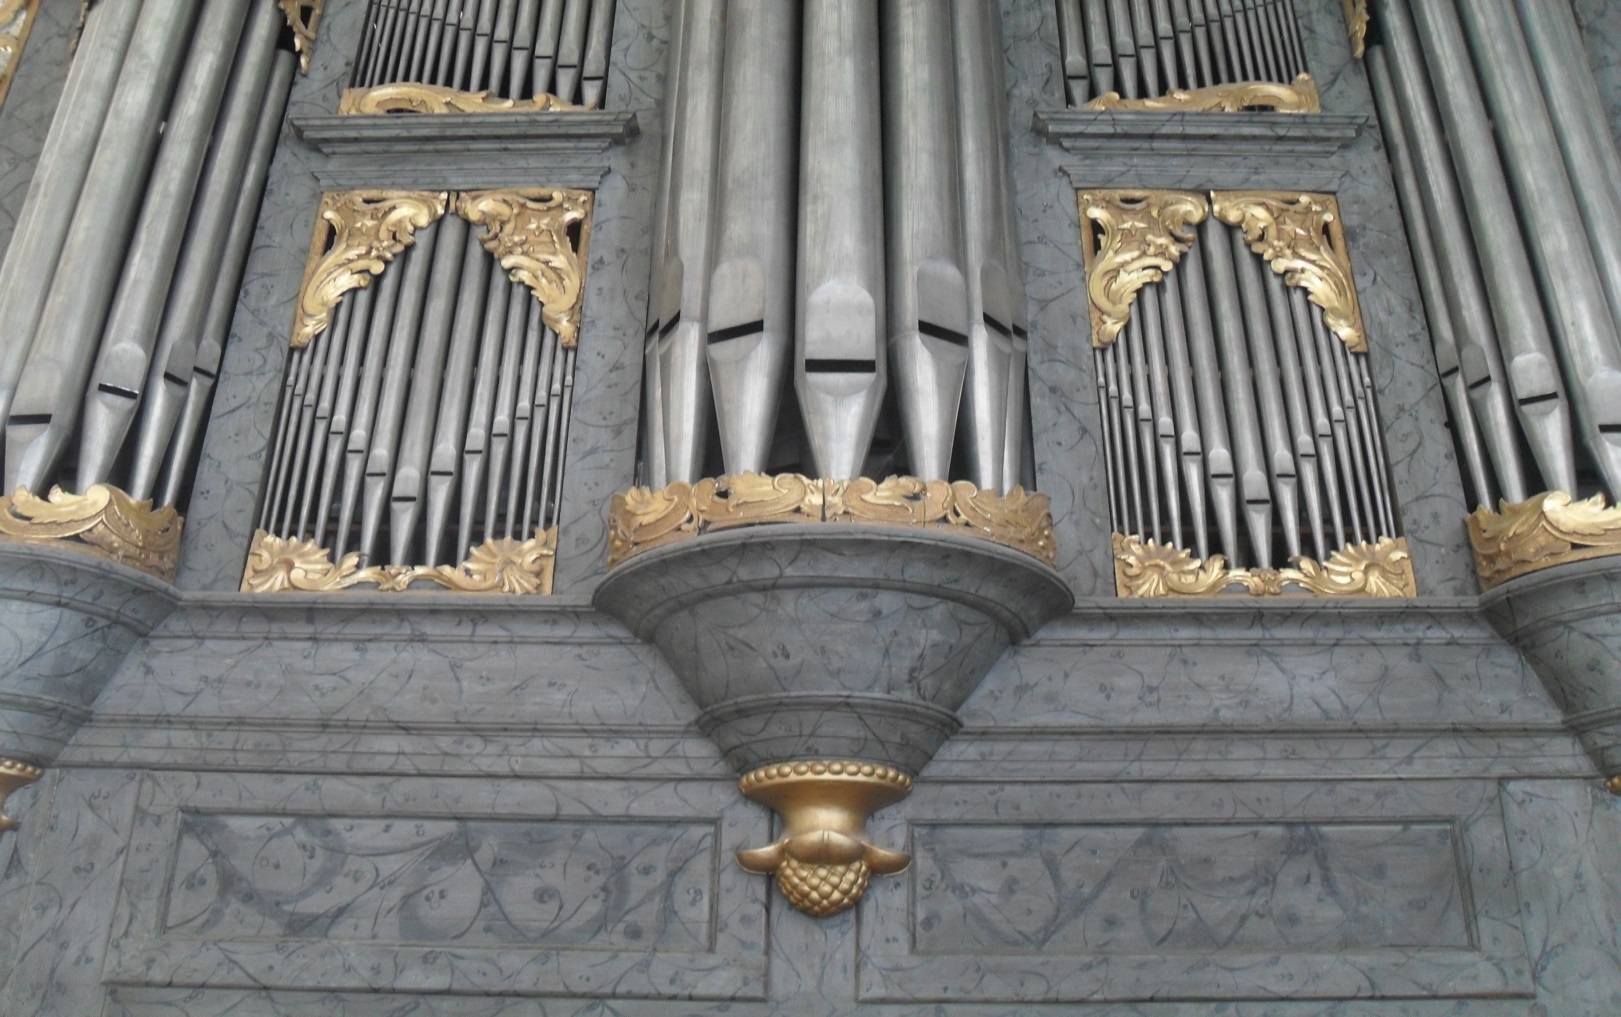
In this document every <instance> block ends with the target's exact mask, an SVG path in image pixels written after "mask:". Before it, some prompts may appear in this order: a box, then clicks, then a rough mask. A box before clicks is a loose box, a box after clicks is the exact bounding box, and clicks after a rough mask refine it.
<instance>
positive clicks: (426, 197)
mask: <svg viewBox="0 0 1621 1017" xmlns="http://www.w3.org/2000/svg"><path fill="white" fill-rule="evenodd" d="M449 201H450V196H449V195H448V194H446V193H444V192H443V191H440V192H432V191H341V192H335V193H329V194H326V195H325V196H323V197H322V198H321V210H320V212H319V214H318V215H317V217H316V222H315V236H314V238H313V239H312V240H311V241H310V257H309V262H308V263H307V267H306V268H305V269H304V283H303V285H302V286H301V287H299V293H298V313H297V317H296V320H295V321H294V322H293V343H292V345H293V348H294V349H299V348H301V347H303V346H307V345H309V342H310V340H312V339H314V338H315V337H316V336H317V335H320V334H321V332H322V331H323V330H324V329H325V328H326V327H327V326H328V325H330V324H331V323H332V314H333V310H334V308H336V307H337V306H338V301H339V300H341V299H343V295H344V294H345V293H348V292H349V291H350V290H355V289H359V288H361V287H363V286H370V285H371V281H372V277H373V276H376V275H377V274H379V273H380V272H382V271H383V269H384V268H386V267H387V266H388V263H389V262H390V261H392V260H394V258H395V256H397V255H398V254H399V253H400V252H401V251H403V250H405V249H406V248H407V247H409V246H410V245H411V244H412V243H413V242H414V241H415V233H416V231H417V230H419V229H422V228H423V227H425V226H428V225H429V224H431V223H433V222H435V221H437V220H438V219H439V218H440V217H441V216H443V215H444V214H445V209H446V208H447V207H448V204H449Z"/></svg>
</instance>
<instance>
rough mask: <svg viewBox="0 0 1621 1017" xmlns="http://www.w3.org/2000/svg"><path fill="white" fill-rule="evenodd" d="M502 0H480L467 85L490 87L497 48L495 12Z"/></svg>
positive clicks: (480, 88)
mask: <svg viewBox="0 0 1621 1017" xmlns="http://www.w3.org/2000/svg"><path fill="white" fill-rule="evenodd" d="M500 3H501V0H478V20H477V21H476V22H475V23H474V27H473V53H472V58H471V62H470V65H469V67H468V70H467V81H468V84H467V87H468V89H469V90H471V91H475V92H477V91H482V90H484V89H486V88H488V87H489V74H490V58H491V54H492V50H494V48H495V12H496V8H497V7H498V6H499V5H500Z"/></svg>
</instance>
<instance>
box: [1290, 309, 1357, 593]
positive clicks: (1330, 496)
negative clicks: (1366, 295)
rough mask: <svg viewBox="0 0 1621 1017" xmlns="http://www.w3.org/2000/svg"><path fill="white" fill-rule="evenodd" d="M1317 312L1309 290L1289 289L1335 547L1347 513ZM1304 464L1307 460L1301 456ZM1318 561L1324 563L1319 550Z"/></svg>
mask: <svg viewBox="0 0 1621 1017" xmlns="http://www.w3.org/2000/svg"><path fill="white" fill-rule="evenodd" d="M1316 313H1317V312H1316V311H1315V310H1314V309H1313V308H1312V306H1311V304H1310V303H1308V302H1307V298H1306V291H1305V290H1303V289H1301V288H1300V287H1298V286H1291V287H1290V288H1289V319H1290V324H1291V325H1292V326H1293V328H1292V329H1291V331H1292V332H1293V334H1294V343H1295V347H1294V349H1295V353H1296V355H1297V356H1298V359H1299V361H1300V375H1301V379H1302V381H1303V383H1304V385H1305V389H1306V412H1307V413H1308V414H1309V415H1310V430H1311V440H1312V447H1313V448H1314V449H1315V450H1316V453H1317V454H1316V456H1315V462H1316V472H1317V477H1318V479H1319V480H1320V481H1321V482H1322V488H1323V500H1324V501H1325V502H1326V503H1327V507H1328V520H1329V522H1331V523H1332V524H1333V527H1334V547H1335V548H1340V547H1344V546H1345V510H1344V508H1343V507H1342V504H1341V498H1340V466H1341V464H1340V459H1339V457H1338V456H1337V455H1336V454H1335V441H1334V435H1335V432H1334V423H1333V420H1332V419H1331V417H1330V415H1329V405H1328V399H1327V398H1326V397H1325V396H1324V394H1323V392H1324V383H1325V382H1326V381H1327V379H1326V378H1325V377H1324V375H1323V372H1324V371H1325V370H1333V368H1332V367H1331V366H1329V367H1325V366H1324V365H1322V364H1320V363H1319V362H1318V359H1317V337H1316V334H1315V333H1314V332H1313V331H1312V324H1311V321H1312V317H1313V316H1314V315H1315V314H1316ZM1300 458H1301V461H1302V462H1304V461H1305V460H1306V457H1305V454H1304V453H1302V454H1301V457H1300ZM1318 560H1319V561H1321V560H1322V554H1321V550H1319V554H1318Z"/></svg>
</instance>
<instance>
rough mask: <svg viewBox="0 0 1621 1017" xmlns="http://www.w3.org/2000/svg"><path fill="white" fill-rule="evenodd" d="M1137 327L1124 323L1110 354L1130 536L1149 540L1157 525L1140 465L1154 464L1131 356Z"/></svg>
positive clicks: (1140, 381) (1135, 361)
mask: <svg viewBox="0 0 1621 1017" xmlns="http://www.w3.org/2000/svg"><path fill="white" fill-rule="evenodd" d="M1138 327H1139V326H1138V324H1137V322H1136V321H1128V322H1126V327H1125V328H1123V329H1121V330H1120V335H1119V337H1118V338H1116V339H1115V342H1114V346H1113V348H1112V349H1111V352H1112V353H1113V354H1114V368H1115V373H1116V375H1117V384H1118V386H1119V389H1120V443H1121V444H1122V445H1124V446H1125V448H1126V455H1125V459H1124V460H1123V462H1124V463H1125V467H1126V494H1127V497H1128V499H1129V501H1130V504H1131V521H1132V528H1131V532H1132V533H1135V534H1137V535H1138V536H1141V537H1149V536H1153V533H1152V530H1153V528H1154V527H1156V526H1157V525H1158V517H1157V516H1156V515H1155V514H1154V513H1153V512H1152V506H1151V505H1150V504H1149V501H1148V497H1147V495H1146V493H1145V491H1144V488H1145V486H1146V479H1147V478H1146V477H1145V476H1144V471H1143V465H1144V463H1143V461H1144V460H1145V459H1146V460H1147V461H1148V463H1147V465H1148V467H1149V469H1152V468H1153V465H1154V460H1153V451H1152V449H1153V445H1152V444H1151V443H1150V441H1149V437H1150V435H1149V434H1145V432H1147V431H1149V428H1148V425H1147V423H1146V422H1145V421H1144V420H1143V416H1142V414H1143V409H1142V408H1143V403H1144V402H1145V401H1146V400H1145V398H1144V393H1143V389H1144V388H1145V387H1146V386H1145V385H1144V384H1143V381H1144V379H1143V377H1142V376H1141V372H1142V368H1141V358H1139V357H1137V356H1135V355H1134V354H1136V353H1137V352H1138V349H1139V347H1140V346H1141V343H1140V342H1137V341H1135V340H1134V336H1133V333H1134V332H1136V330H1137V329H1138Z"/></svg>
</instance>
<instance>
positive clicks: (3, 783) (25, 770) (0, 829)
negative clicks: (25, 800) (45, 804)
mask: <svg viewBox="0 0 1621 1017" xmlns="http://www.w3.org/2000/svg"><path fill="white" fill-rule="evenodd" d="M40 772H41V771H40V768H39V767H37V766H30V765H29V764H27V763H23V762H19V761H17V760H15V759H0V808H4V807H5V804H6V799H7V798H10V797H11V796H12V794H13V792H15V791H16V790H17V789H18V788H22V787H26V786H28V785H29V784H32V783H33V782H34V781H36V780H38V779H39V778H40ZM16 828H17V821H16V820H15V819H12V818H11V817H10V816H6V815H0V833H5V832H6V831H7V830H15V829H16Z"/></svg>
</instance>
